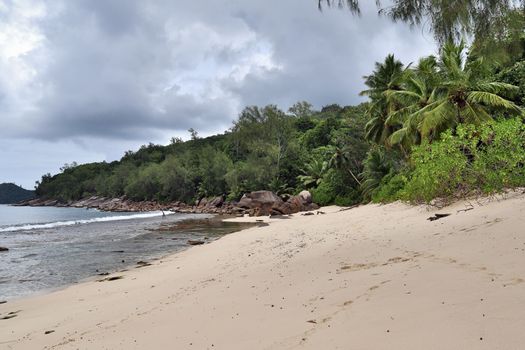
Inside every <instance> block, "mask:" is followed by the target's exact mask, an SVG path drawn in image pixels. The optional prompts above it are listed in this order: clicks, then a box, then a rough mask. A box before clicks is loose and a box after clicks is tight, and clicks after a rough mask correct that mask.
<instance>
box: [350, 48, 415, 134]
mask: <svg viewBox="0 0 525 350" xmlns="http://www.w3.org/2000/svg"><path fill="white" fill-rule="evenodd" d="M404 74H405V69H403V64H402V63H401V62H400V61H398V60H396V59H395V57H394V55H388V56H387V57H386V58H385V61H384V62H383V63H379V62H376V68H375V70H374V71H373V72H372V74H371V75H369V76H365V77H364V78H365V85H366V86H368V89H367V90H364V91H361V93H360V95H361V96H368V97H369V98H370V100H371V102H370V104H369V106H368V109H367V115H368V117H369V121H368V123H367V124H366V125H365V133H366V134H365V137H366V138H367V139H369V140H371V141H374V142H376V143H383V142H386V140H387V139H388V137H389V136H390V135H391V134H392V132H394V131H395V130H394V128H392V126H391V125H388V124H387V123H386V119H387V118H388V116H389V115H390V114H391V113H393V112H394V111H395V110H396V108H397V107H396V102H395V101H393V100H391V99H388V98H387V95H386V92H387V91H397V90H401V84H402V83H403V79H404Z"/></svg>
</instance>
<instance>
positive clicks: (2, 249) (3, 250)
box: [0, 247, 9, 252]
mask: <svg viewBox="0 0 525 350" xmlns="http://www.w3.org/2000/svg"><path fill="white" fill-rule="evenodd" d="M7 251H9V248H6V247H0V252H7Z"/></svg>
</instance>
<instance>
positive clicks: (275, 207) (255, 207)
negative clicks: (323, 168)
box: [237, 191, 319, 216]
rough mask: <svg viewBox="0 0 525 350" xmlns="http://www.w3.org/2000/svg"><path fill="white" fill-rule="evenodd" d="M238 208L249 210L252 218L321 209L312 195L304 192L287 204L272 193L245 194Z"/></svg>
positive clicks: (290, 199) (291, 198)
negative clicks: (314, 201)
mask: <svg viewBox="0 0 525 350" xmlns="http://www.w3.org/2000/svg"><path fill="white" fill-rule="evenodd" d="M237 206H238V207H239V208H243V209H247V210H248V213H249V214H250V215H251V216H265V215H289V214H293V213H298V212H300V211H306V210H315V209H318V208H319V206H318V205H316V204H314V203H312V195H311V194H310V192H308V191H302V192H301V193H299V195H297V196H292V197H290V198H289V199H288V200H287V201H286V202H284V201H283V200H282V199H281V198H280V197H279V196H277V195H276V194H275V193H273V192H271V191H257V192H251V193H247V194H245V195H244V196H243V197H242V198H241V200H240V201H239V203H238V204H237Z"/></svg>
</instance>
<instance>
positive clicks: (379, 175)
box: [359, 146, 393, 200]
mask: <svg viewBox="0 0 525 350" xmlns="http://www.w3.org/2000/svg"><path fill="white" fill-rule="evenodd" d="M363 164H364V166H363V172H362V173H361V174H359V176H360V177H361V178H362V179H363V182H362V183H361V193H362V195H363V198H365V199H368V200H369V199H371V198H372V196H373V194H374V192H375V191H376V190H377V188H379V185H380V184H381V180H382V179H383V178H384V177H385V176H386V175H388V173H390V171H391V170H392V168H393V162H392V161H391V160H390V159H388V158H387V157H386V155H385V152H384V149H382V148H380V147H377V146H376V147H373V148H372V149H370V151H369V152H368V154H367V156H366V159H365V160H364V162H363Z"/></svg>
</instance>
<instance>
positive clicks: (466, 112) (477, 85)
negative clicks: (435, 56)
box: [415, 42, 521, 140]
mask: <svg viewBox="0 0 525 350" xmlns="http://www.w3.org/2000/svg"><path fill="white" fill-rule="evenodd" d="M464 51H465V44H464V43H463V42H461V43H460V44H459V45H455V44H454V43H452V42H449V43H447V44H446V45H445V46H444V47H443V49H442V52H441V56H440V59H439V61H438V68H439V76H440V80H439V82H438V83H437V86H436V88H435V90H434V91H433V92H432V96H430V97H429V100H428V101H427V102H428V103H427V104H426V105H425V106H423V107H422V108H420V109H419V110H418V111H417V112H415V113H416V114H417V115H419V116H420V118H421V120H420V122H419V124H418V129H419V131H420V133H421V135H422V137H423V138H429V139H430V140H432V139H434V138H437V137H438V136H439V133H441V131H443V130H445V129H448V128H454V127H455V126H456V125H457V124H458V123H472V124H479V123H481V122H484V121H487V120H490V119H491V118H492V117H491V112H495V111H503V112H507V113H509V114H520V113H521V109H520V107H518V106H517V105H515V104H514V103H513V102H511V101H509V100H507V99H506V98H505V96H510V95H512V94H514V93H516V92H517V91H518V88H517V87H516V86H514V85H510V84H506V83H501V82H496V81H491V80H487V79H486V76H487V74H486V73H487V72H486V70H485V69H486V68H485V67H486V66H485V64H484V63H485V62H484V61H483V58H477V59H475V60H468V59H465V56H464Z"/></svg>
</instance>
